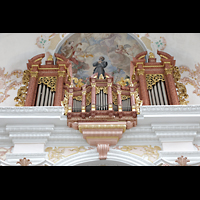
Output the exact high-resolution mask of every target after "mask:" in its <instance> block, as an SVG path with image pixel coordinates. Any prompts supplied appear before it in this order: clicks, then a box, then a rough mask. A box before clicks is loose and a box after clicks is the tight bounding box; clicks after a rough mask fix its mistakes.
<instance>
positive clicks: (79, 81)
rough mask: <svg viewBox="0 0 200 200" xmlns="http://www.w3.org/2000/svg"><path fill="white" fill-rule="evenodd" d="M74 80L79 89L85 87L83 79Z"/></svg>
mask: <svg viewBox="0 0 200 200" xmlns="http://www.w3.org/2000/svg"><path fill="white" fill-rule="evenodd" d="M72 80H74V83H75V84H76V87H78V88H81V87H82V86H83V85H84V83H82V81H83V79H78V78H76V77H73V78H72Z"/></svg>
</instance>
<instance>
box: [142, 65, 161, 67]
mask: <svg viewBox="0 0 200 200" xmlns="http://www.w3.org/2000/svg"><path fill="white" fill-rule="evenodd" d="M144 67H164V65H155V66H147V65H144Z"/></svg>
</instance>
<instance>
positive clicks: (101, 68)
mask: <svg viewBox="0 0 200 200" xmlns="http://www.w3.org/2000/svg"><path fill="white" fill-rule="evenodd" d="M104 60H105V58H104V57H103V56H101V57H100V58H99V61H97V62H95V63H93V67H96V68H95V69H94V71H93V74H95V73H98V78H99V77H100V75H101V74H102V75H103V77H105V70H104V68H106V67H107V65H108V62H106V61H104Z"/></svg>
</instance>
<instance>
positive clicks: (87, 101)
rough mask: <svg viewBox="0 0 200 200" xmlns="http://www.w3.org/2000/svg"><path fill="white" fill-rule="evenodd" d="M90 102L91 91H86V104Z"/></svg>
mask: <svg viewBox="0 0 200 200" xmlns="http://www.w3.org/2000/svg"><path fill="white" fill-rule="evenodd" d="M90 104H91V92H88V93H87V94H86V106H89V105H90Z"/></svg>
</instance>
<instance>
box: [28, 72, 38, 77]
mask: <svg viewBox="0 0 200 200" xmlns="http://www.w3.org/2000/svg"><path fill="white" fill-rule="evenodd" d="M30 76H31V77H35V78H37V77H38V71H30Z"/></svg>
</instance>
